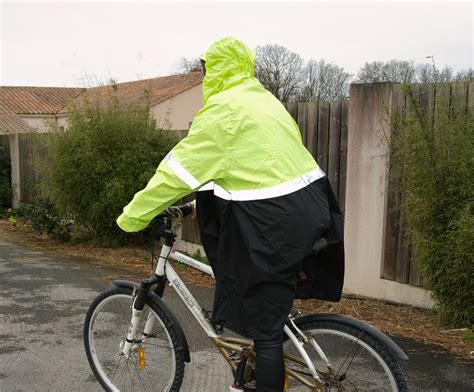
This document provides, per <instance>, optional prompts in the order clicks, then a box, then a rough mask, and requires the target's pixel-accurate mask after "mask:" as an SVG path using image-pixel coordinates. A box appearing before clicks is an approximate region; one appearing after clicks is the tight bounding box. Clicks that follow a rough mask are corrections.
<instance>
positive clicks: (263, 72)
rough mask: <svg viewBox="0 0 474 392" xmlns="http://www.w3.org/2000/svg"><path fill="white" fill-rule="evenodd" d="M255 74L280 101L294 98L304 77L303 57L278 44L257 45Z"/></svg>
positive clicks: (298, 92)
mask: <svg viewBox="0 0 474 392" xmlns="http://www.w3.org/2000/svg"><path fill="white" fill-rule="evenodd" d="M256 54H257V58H256V62H255V76H256V77H257V79H258V80H260V82H261V83H262V84H263V85H264V86H265V88H266V89H267V90H269V91H270V92H271V93H272V94H273V95H274V96H275V97H277V98H278V99H279V100H280V101H283V102H288V101H291V100H293V99H296V98H297V97H298V95H299V94H300V89H301V86H302V83H303V78H304V66H303V59H302V58H301V57H300V55H299V54H297V53H294V52H291V51H290V50H288V49H287V48H285V47H283V46H280V45H264V46H258V47H257V49H256Z"/></svg>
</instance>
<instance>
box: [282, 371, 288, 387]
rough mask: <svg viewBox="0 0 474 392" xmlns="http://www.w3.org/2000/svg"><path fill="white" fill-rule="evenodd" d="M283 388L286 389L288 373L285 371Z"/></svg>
mask: <svg viewBox="0 0 474 392" xmlns="http://www.w3.org/2000/svg"><path fill="white" fill-rule="evenodd" d="M283 389H288V373H287V372H285V385H284V386H283Z"/></svg>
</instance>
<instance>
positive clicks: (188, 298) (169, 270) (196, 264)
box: [123, 244, 327, 382]
mask: <svg viewBox="0 0 474 392" xmlns="http://www.w3.org/2000/svg"><path fill="white" fill-rule="evenodd" d="M170 259H171V260H175V261H177V262H179V263H182V264H186V265H188V266H190V267H192V268H195V269H197V270H199V271H201V272H204V273H206V274H208V275H210V276H212V277H214V274H213V271H212V268H211V267H210V266H209V265H207V264H204V263H202V262H200V261H197V260H195V259H193V258H191V257H189V256H186V255H184V254H182V253H180V252H177V251H175V250H174V249H172V247H171V246H169V245H166V244H163V246H162V248H161V252H160V256H159V259H158V263H157V266H156V270H155V274H156V275H157V276H165V275H166V278H167V280H168V282H169V284H170V286H172V287H173V288H174V290H175V291H176V292H177V294H178V295H179V297H180V298H181V300H182V301H183V302H184V304H185V306H186V307H187V308H188V310H189V311H190V312H191V314H192V315H193V316H194V318H195V319H196V321H197V322H198V323H199V325H200V326H201V328H202V329H203V330H204V332H205V333H206V335H207V336H209V338H211V339H212V341H213V342H214V343H215V344H216V346H217V348H218V349H219V351H221V353H222V354H224V356H226V355H225V354H227V355H228V351H227V350H239V349H240V346H239V345H238V344H240V345H243V344H247V345H250V344H251V343H249V342H251V341H248V340H245V339H230V341H229V342H227V341H225V340H223V341H221V340H222V339H219V335H218V334H217V333H216V331H215V329H214V327H213V326H212V324H211V323H210V322H209V320H208V319H207V318H206V315H205V314H204V312H203V309H202V308H201V306H200V305H199V303H198V302H197V301H196V299H195V298H194V296H193V295H192V294H191V292H190V291H189V290H188V288H187V287H186V285H185V284H184V282H183V281H182V280H181V278H180V277H179V275H178V274H177V273H176V271H175V270H174V268H173V267H172V266H171V265H170V264H169V263H168V260H170ZM140 316H141V312H140V313H139V314H137V313H136V310H135V309H134V312H133V316H132V323H131V327H130V330H129V336H127V341H126V343H125V345H124V350H123V351H124V354H125V355H128V352H126V351H125V350H126V349H128V350H129V349H130V346H131V343H129V342H133V339H134V336H133V335H134V333H135V331H136V328H134V327H135V325H136V324H137V322H138V320H139V318H140ZM154 320H155V319H154V317H149V318H148V319H147V321H146V324H145V328H144V331H143V336H142V338H146V336H147V334H149V333H150V332H151V330H152V329H153V324H154ZM284 332H285V333H286V334H287V336H288V337H289V338H290V340H291V341H292V342H293V344H294V346H295V347H296V349H297V350H298V352H299V353H300V354H301V357H302V358H303V359H304V362H305V363H306V365H307V366H308V369H309V370H310V372H311V374H312V376H313V378H314V379H315V380H316V381H319V382H321V379H320V377H319V375H318V372H317V370H316V368H315V367H314V364H313V363H312V361H311V359H310V357H309V355H308V353H307V352H306V350H305V348H304V347H303V344H302V343H301V341H300V339H299V338H298V337H297V336H296V335H295V334H294V333H293V331H292V330H291V329H290V328H289V327H288V326H285V328H284ZM318 354H319V353H318ZM322 359H326V358H322ZM226 360H227V361H228V362H229V360H228V358H226ZM326 361H327V359H326ZM229 365H231V366H232V364H231V363H230V362H229ZM232 367H234V366H232Z"/></svg>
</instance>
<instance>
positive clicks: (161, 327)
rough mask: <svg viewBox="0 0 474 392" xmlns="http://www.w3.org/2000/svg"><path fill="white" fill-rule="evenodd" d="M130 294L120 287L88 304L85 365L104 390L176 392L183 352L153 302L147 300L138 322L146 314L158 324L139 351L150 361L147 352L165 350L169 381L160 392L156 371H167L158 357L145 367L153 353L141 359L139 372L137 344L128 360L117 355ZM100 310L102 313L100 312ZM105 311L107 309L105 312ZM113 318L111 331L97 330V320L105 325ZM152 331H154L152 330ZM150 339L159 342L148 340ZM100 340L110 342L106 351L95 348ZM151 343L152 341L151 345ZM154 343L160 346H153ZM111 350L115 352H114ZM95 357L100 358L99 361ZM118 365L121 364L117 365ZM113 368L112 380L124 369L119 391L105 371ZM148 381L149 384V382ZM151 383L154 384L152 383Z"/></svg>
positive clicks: (128, 312) (126, 324) (175, 333)
mask: <svg viewBox="0 0 474 392" xmlns="http://www.w3.org/2000/svg"><path fill="white" fill-rule="evenodd" d="M132 294H133V292H132V290H131V289H128V288H124V287H115V288H112V289H109V290H107V291H105V292H103V293H101V294H99V295H98V296H97V297H96V298H95V300H94V301H93V302H92V304H91V306H90V307H89V310H88V312H87V315H86V319H85V322H84V347H85V351H86V355H87V360H88V362H89V365H90V366H91V368H92V371H93V372H94V375H95V376H96V378H97V380H98V381H99V382H100V384H101V385H102V387H103V388H104V389H105V390H106V391H117V390H120V391H126V390H128V389H132V390H134V391H136V390H138V391H140V390H150V389H151V390H164V391H179V389H180V387H181V383H182V381H183V377H184V369H185V364H184V353H183V350H182V349H181V347H180V343H179V342H180V340H179V338H178V336H179V335H178V331H177V330H176V328H175V326H174V324H173V323H172V322H171V321H170V320H169V319H168V317H167V316H166V313H165V312H164V311H163V310H162V308H161V307H160V305H159V304H157V303H156V302H153V301H152V300H151V299H149V298H148V299H147V301H146V305H145V309H144V312H143V316H142V320H141V321H143V320H144V319H145V318H146V316H145V315H148V314H149V313H150V314H151V315H152V316H153V317H155V318H156V319H157V320H158V323H157V321H156V320H155V324H154V330H153V332H152V334H151V337H150V338H147V339H144V341H143V344H142V346H143V347H144V349H143V351H142V352H143V353H146V354H144V355H143V356H144V357H145V358H150V354H149V351H150V350H151V351H152V353H154V354H157V352H156V351H157V350H160V351H161V352H164V353H166V352H168V351H169V353H170V357H171V360H170V361H169V367H170V370H171V374H170V376H169V380H168V381H166V379H165V381H164V382H165V384H166V383H167V385H166V386H165V387H164V388H163V389H162V388H161V387H160V385H159V382H161V381H162V379H163V377H162V373H160V371H164V372H167V371H168V369H163V367H164V366H163V364H164V361H163V359H162V358H160V362H159V366H151V365H149V363H150V362H152V360H153V359H155V358H154V357H153V354H151V359H148V362H145V361H146V360H145V361H144V362H145V363H144V368H143V369H141V368H140V359H139V357H140V355H139V354H138V351H139V349H138V347H139V346H140V344H137V345H136V347H135V354H136V355H134V354H133V349H132V350H131V355H130V357H129V358H128V359H125V357H123V356H120V354H119V353H120V342H123V340H124V339H125V336H126V333H127V330H128V327H129V325H130V319H131V304H132V301H133V297H132ZM127 301H128V305H127ZM104 308H105V310H103V309H104ZM107 309H111V310H109V311H107ZM101 312H102V314H101ZM147 312H148V313H147ZM116 318H119V320H118V321H119V325H116V328H113V329H112V332H111V330H109V329H108V328H105V329H103V330H101V329H100V326H101V324H98V320H104V321H105V322H107V320H108V319H113V320H115V319H116ZM122 324H123V325H122ZM143 325H144V323H142V326H143ZM155 329H156V331H157V332H156V331H155ZM163 337H165V338H166V340H167V341H168V344H169V347H168V346H167V345H164V344H162V340H163ZM154 338H155V339H159V340H157V341H154V340H152V339H154ZM101 339H103V341H104V342H105V341H106V340H107V341H108V340H111V345H110V346H111V349H110V350H104V349H99V347H98V344H97V342H98V341H101ZM151 341H153V342H154V343H151ZM158 342H159V343H160V344H157V343H158ZM99 350H102V353H99V352H98V351H99ZM115 350H116V353H114V351H115ZM147 350H148V352H147ZM153 350H155V351H153ZM99 355H102V356H101V357H100V358H99ZM110 357H112V358H110ZM122 360H123V361H122ZM110 362H113V363H110ZM125 362H126V363H125ZM121 363H122V365H120V364H121ZM124 365H126V369H128V375H129V378H130V387H131V388H127V382H126V377H127V376H126V374H127V370H126V369H125V366H124ZM137 365H138V367H137ZM114 366H116V368H115V371H114V373H113V375H112V380H115V379H116V373H117V370H118V369H119V367H121V366H123V368H124V370H123V372H124V374H125V375H124V376H123V379H124V382H123V387H122V388H118V386H117V385H115V384H117V383H118V382H119V381H111V379H110V377H111V375H110V374H108V373H110V372H111V370H110V371H109V370H106V369H112V368H113V367H114ZM145 370H146V371H145ZM132 373H133V375H132ZM145 376H146V377H147V378H148V379H147V381H145V380H144V377H145ZM132 377H133V378H134V379H138V382H135V381H133V380H132ZM150 379H151V381H149V380H150ZM117 380H120V381H121V380H122V379H121V378H118V379H117ZM155 380H156V381H157V382H156V383H155ZM144 381H145V382H146V384H144ZM146 386H148V388H146Z"/></svg>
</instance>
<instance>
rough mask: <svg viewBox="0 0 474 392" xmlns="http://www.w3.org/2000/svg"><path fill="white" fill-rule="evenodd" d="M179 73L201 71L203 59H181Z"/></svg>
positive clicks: (178, 67)
mask: <svg viewBox="0 0 474 392" xmlns="http://www.w3.org/2000/svg"><path fill="white" fill-rule="evenodd" d="M177 69H178V73H188V72H195V71H201V70H202V67H201V59H200V58H199V57H190V58H187V57H181V58H180V59H179V61H178V66H177Z"/></svg>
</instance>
